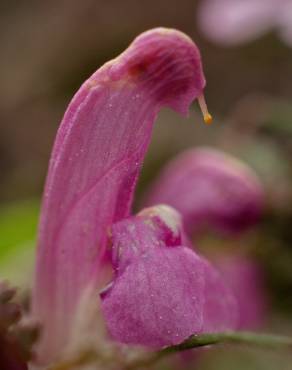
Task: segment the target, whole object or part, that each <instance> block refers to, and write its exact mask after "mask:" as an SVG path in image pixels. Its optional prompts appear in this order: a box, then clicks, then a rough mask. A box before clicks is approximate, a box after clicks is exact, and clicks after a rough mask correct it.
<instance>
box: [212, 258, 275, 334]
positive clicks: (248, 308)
mask: <svg viewBox="0 0 292 370" xmlns="http://www.w3.org/2000/svg"><path fill="white" fill-rule="evenodd" d="M213 262H214V263H215V265H216V266H217V268H218V269H219V270H220V271H221V273H222V275H223V277H224V279H225V281H228V282H229V284H230V286H231V288H232V291H233V292H234V294H235V296H236V299H237V302H238V309H239V328H240V329H242V330H248V329H249V330H251V329H256V328H259V327H260V326H261V325H262V324H263V323H264V321H265V319H266V316H267V306H268V304H267V294H266V289H265V284H264V281H263V272H262V271H261V268H260V266H258V264H257V263H256V262H255V261H253V260H252V259H250V258H248V257H247V256H244V255H241V254H239V253H237V254H233V255H231V254H229V255H227V254H226V255H220V256H218V257H217V258H216V259H214V260H213Z"/></svg>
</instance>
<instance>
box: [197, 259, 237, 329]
mask: <svg viewBox="0 0 292 370" xmlns="http://www.w3.org/2000/svg"><path fill="white" fill-rule="evenodd" d="M201 258H202V257H201ZM202 259H203V258H202ZM204 292H205V294H204V298H205V303H204V309H203V311H204V313H203V330H202V331H203V332H204V333H215V332H221V331H225V330H235V329H238V325H239V324H238V320H239V317H238V316H239V315H238V308H239V307H238V302H237V299H236V294H235V293H236V292H234V291H233V290H232V289H230V287H229V283H228V280H225V279H224V278H223V276H222V275H221V273H220V272H219V270H218V271H217V270H216V269H215V268H214V267H213V266H212V265H211V264H210V263H209V262H208V261H207V260H205V291H204Z"/></svg>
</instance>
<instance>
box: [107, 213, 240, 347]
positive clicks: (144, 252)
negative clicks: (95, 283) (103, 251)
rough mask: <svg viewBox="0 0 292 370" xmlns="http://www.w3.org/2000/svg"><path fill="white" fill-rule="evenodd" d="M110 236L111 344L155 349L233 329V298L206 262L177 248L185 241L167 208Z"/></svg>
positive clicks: (122, 224)
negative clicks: (112, 276)
mask: <svg viewBox="0 0 292 370" xmlns="http://www.w3.org/2000/svg"><path fill="white" fill-rule="evenodd" d="M171 234H172V237H171ZM112 237H113V259H114V264H115V266H116V276H115V279H114V280H113V283H112V284H111V285H110V287H109V288H108V289H107V290H106V291H104V292H103V293H102V310H103V313H104V316H105V320H106V324H107V326H108V329H109V332H110V334H111V335H112V337H113V338H114V339H115V340H117V341H119V342H122V343H131V344H139V345H144V346H149V347H154V348H160V347H164V346H168V345H172V344H177V343H179V342H181V341H183V340H184V339H186V338H187V337H188V336H190V335H192V334H196V333H200V332H215V331H217V332H218V331H221V330H230V329H234V328H237V305H236V302H235V299H234V297H233V293H232V292H231V290H230V289H229V288H228V287H227V286H226V285H225V283H224V281H223V278H222V277H221V276H220V273H218V272H217V271H216V270H215V269H214V267H213V266H212V265H211V264H210V263H209V262H207V261H206V260H205V259H203V258H201V257H200V256H198V255H197V254H196V253H195V252H194V251H192V250H191V249H190V248H188V247H184V246H182V245H181V244H179V243H180V242H181V240H180V238H182V240H184V239H185V240H186V237H185V236H184V235H183V229H182V225H181V223H180V220H179V218H178V214H177V213H176V212H175V211H174V210H172V209H171V208H170V207H166V206H156V207H153V208H149V209H146V210H143V211H142V212H141V213H140V214H139V215H138V216H137V217H131V218H129V219H126V220H124V221H121V222H119V223H117V224H115V225H114V226H113V235H112Z"/></svg>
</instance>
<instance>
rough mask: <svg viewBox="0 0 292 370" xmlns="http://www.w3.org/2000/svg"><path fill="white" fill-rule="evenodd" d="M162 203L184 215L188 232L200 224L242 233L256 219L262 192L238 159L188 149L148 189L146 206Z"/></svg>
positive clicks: (211, 152)
mask: <svg viewBox="0 0 292 370" xmlns="http://www.w3.org/2000/svg"><path fill="white" fill-rule="evenodd" d="M156 203H165V204H169V205H170V206H172V207H174V208H175V209H177V210H178V211H179V212H180V213H181V214H182V216H183V219H184V225H185V227H186V229H187V231H188V233H195V232H198V231H199V230H200V228H201V227H202V226H205V225H207V226H211V227H213V228H215V229H217V230H220V231H221V232H233V233H238V232H242V231H244V230H245V229H248V228H249V227H250V226H253V225H254V224H255V223H256V222H257V221H258V219H259V216H260V214H261V209H262V204H263V191H262V188H261V186H260V183H259V181H258V179H257V176H256V175H255V174H254V173H253V171H252V170H251V169H250V168H248V167H247V166H245V165H244V164H243V163H242V162H240V161H239V160H237V159H235V158H233V157H232V156H229V155H227V154H225V153H224V152H220V151H218V150H213V149H191V150H188V151H186V152H185V153H182V154H181V155H179V156H178V157H177V158H175V159H174V160H173V161H171V162H170V163H169V164H168V165H167V166H166V168H165V169H164V170H163V171H162V173H161V175H160V177H159V178H158V179H157V180H156V182H155V183H154V185H153V187H152V188H151V189H150V192H149V196H148V198H147V199H146V205H152V204H156Z"/></svg>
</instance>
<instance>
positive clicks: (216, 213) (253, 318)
mask: <svg viewBox="0 0 292 370" xmlns="http://www.w3.org/2000/svg"><path fill="white" fill-rule="evenodd" d="M158 202H163V203H165V204H168V205H170V206H172V207H174V208H175V209H177V210H178V211H179V212H180V213H181V215H182V217H183V221H184V225H185V227H186V230H187V232H188V234H189V235H192V236H193V237H194V238H196V237H197V236H198V233H199V232H200V231H201V230H202V228H203V227H205V228H206V227H207V228H209V229H213V230H214V229H215V230H216V231H217V232H220V233H223V234H226V233H228V234H231V235H237V236H238V235H239V234H242V233H243V232H244V231H246V230H248V229H249V228H250V227H252V226H253V225H255V224H256V223H257V221H258V219H259V216H260V214H261V210H262V207H263V190H262V187H261V184H260V182H259V180H258V179H257V177H256V175H255V174H254V173H253V171H252V170H251V169H250V168H248V167H247V166H246V165H244V164H243V163H241V162H240V161H239V160H237V159H235V158H233V157H231V156H229V155H227V154H225V153H223V152H220V151H217V150H213V149H207V148H204V149H190V150H188V151H186V152H185V153H182V154H181V155H179V156H178V157H177V158H175V159H174V160H173V161H171V162H170V163H169V164H168V165H167V166H166V167H165V169H164V170H163V171H162V172H161V175H160V177H158V179H157V180H156V181H155V182H154V184H153V186H152V188H151V189H150V191H149V194H148V198H147V199H146V205H151V204H156V203H158ZM189 245H190V246H191V247H192V245H191V244H189ZM212 261H213V263H214V264H215V265H216V267H217V268H218V269H219V270H220V271H221V273H222V275H223V277H224V278H225V281H226V283H227V284H228V285H229V286H230V288H231V289H232V291H233V293H234V296H235V297H236V299H237V302H238V311H239V323H238V325H239V326H238V327H239V328H241V329H250V328H255V327H257V326H259V325H260V324H261V323H262V322H263V320H264V317H265V313H266V311H267V305H266V294H265V288H264V283H263V275H262V272H261V269H260V267H259V266H258V265H257V263H256V262H255V261H253V260H252V259H251V258H250V257H248V256H245V255H243V254H242V253H240V252H238V251H237V250H235V251H231V252H229V253H225V254H223V255H222V254H221V255H220V254H219V255H218V254H215V255H214V256H213V258H212ZM208 291H209V292H213V291H214V289H209V290H208ZM219 294H220V293H219V292H218V295H219ZM212 297H213V298H214V294H213V293H212ZM218 298H219V297H218ZM209 307H211V308H212V305H209ZM223 314H224V312H223ZM213 317H216V315H213ZM217 318H218V316H217ZM221 322H223V318H222V317H221Z"/></svg>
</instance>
